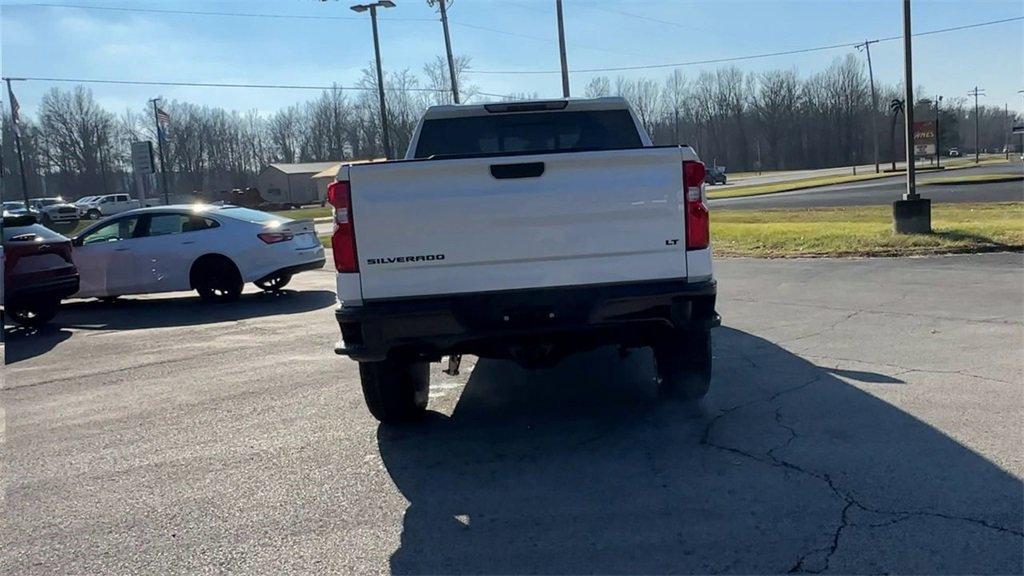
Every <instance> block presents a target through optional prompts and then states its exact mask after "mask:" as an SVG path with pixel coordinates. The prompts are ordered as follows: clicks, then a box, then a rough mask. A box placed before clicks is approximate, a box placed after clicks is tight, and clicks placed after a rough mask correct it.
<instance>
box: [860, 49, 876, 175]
mask: <svg viewBox="0 0 1024 576" xmlns="http://www.w3.org/2000/svg"><path fill="white" fill-rule="evenodd" d="M876 42H878V40H865V41H864V43H863V44H858V45H857V49H858V50H859V49H861V48H864V53H865V54H867V56H868V79H869V80H870V81H871V141H872V143H873V144H874V147H875V174H878V173H879V168H878V126H877V122H878V120H877V119H876V118H875V116H877V115H878V94H877V93H876V92H875V71H874V70H873V69H872V67H871V45H872V44H874V43H876Z"/></svg>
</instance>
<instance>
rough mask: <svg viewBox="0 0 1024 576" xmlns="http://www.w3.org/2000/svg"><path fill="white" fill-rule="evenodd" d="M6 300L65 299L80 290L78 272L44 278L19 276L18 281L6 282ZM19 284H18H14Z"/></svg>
mask: <svg viewBox="0 0 1024 576" xmlns="http://www.w3.org/2000/svg"><path fill="white" fill-rule="evenodd" d="M5 284H6V285H7V292H6V293H5V294H4V301H5V302H15V301H18V300H48V299H53V298H56V299H58V300H63V299H64V298H68V297H70V296H71V295H72V294H74V293H75V292H78V272H77V271H75V272H73V273H70V274H63V275H61V276H57V277H50V278H43V279H26V278H17V279H16V282H15V281H12V282H10V283H7V282H5ZM14 284H17V286H14Z"/></svg>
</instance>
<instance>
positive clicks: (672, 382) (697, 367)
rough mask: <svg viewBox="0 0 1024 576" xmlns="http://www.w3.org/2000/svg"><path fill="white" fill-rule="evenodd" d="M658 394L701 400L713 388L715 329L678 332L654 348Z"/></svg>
mask: <svg viewBox="0 0 1024 576" xmlns="http://www.w3.org/2000/svg"><path fill="white" fill-rule="evenodd" d="M653 348H654V361H655V364H656V365H657V368H658V394H660V395H662V396H666V397H671V398H679V399H682V400H699V399H701V398H703V397H704V396H705V395H706V394H707V393H708V389H710V387H711V330H701V331H695V332H678V333H675V334H673V335H672V336H669V337H666V338H665V339H664V340H662V341H661V342H658V343H657V344H655V345H654V346H653Z"/></svg>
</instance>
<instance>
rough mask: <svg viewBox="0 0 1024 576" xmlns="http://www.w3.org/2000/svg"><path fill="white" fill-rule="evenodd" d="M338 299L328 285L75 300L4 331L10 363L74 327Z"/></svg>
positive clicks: (129, 325) (260, 311) (130, 326)
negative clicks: (30, 324) (35, 323)
mask: <svg viewBox="0 0 1024 576" xmlns="http://www.w3.org/2000/svg"><path fill="white" fill-rule="evenodd" d="M334 304H335V295H334V292H331V291H328V290H303V291H293V290H283V291H281V292H280V293H277V294H270V293H263V292H260V293H255V294H243V295H242V297H241V298H240V299H239V300H238V301H236V302H228V303H223V304H210V303H206V302H202V301H201V300H200V299H199V297H198V296H192V297H184V298H132V297H126V298H121V299H119V300H116V301H113V302H102V301H99V300H87V301H71V302H65V303H64V304H62V305H61V310H60V313H59V314H58V315H57V318H56V319H54V320H53V322H52V323H51V324H50V325H48V326H46V327H44V328H42V329H40V330H25V329H22V328H14V329H10V330H7V331H6V332H5V336H6V340H7V345H6V358H5V361H6V363H7V364H13V363H15V362H19V361H21V360H26V359H29V358H33V357H35V356H38V355H40V354H43V353H46V352H48V351H50V350H52V349H53V348H54V347H56V346H57V345H58V344H60V343H61V342H63V341H64V340H67V339H68V338H70V337H71V336H72V334H73V333H72V332H71V331H69V330H67V328H72V329H75V330H141V329H146V328H169V327H181V326H198V325H202V324H215V323H218V322H231V321H237V320H248V319H253V318H261V317H264V316H278V315H284V314H299V313H302V312H311V311H313V310H319V309H321V308H326V307H328V306H333V305H334Z"/></svg>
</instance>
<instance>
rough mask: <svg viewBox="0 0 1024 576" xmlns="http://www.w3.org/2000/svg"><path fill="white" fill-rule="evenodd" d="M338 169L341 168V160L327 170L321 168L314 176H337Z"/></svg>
mask: <svg viewBox="0 0 1024 576" xmlns="http://www.w3.org/2000/svg"><path fill="white" fill-rule="evenodd" d="M338 170H341V162H338V163H337V164H335V165H333V166H331V167H330V168H328V169H326V170H321V171H320V172H317V173H316V174H313V176H312V178H336V177H337V176H338Z"/></svg>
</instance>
